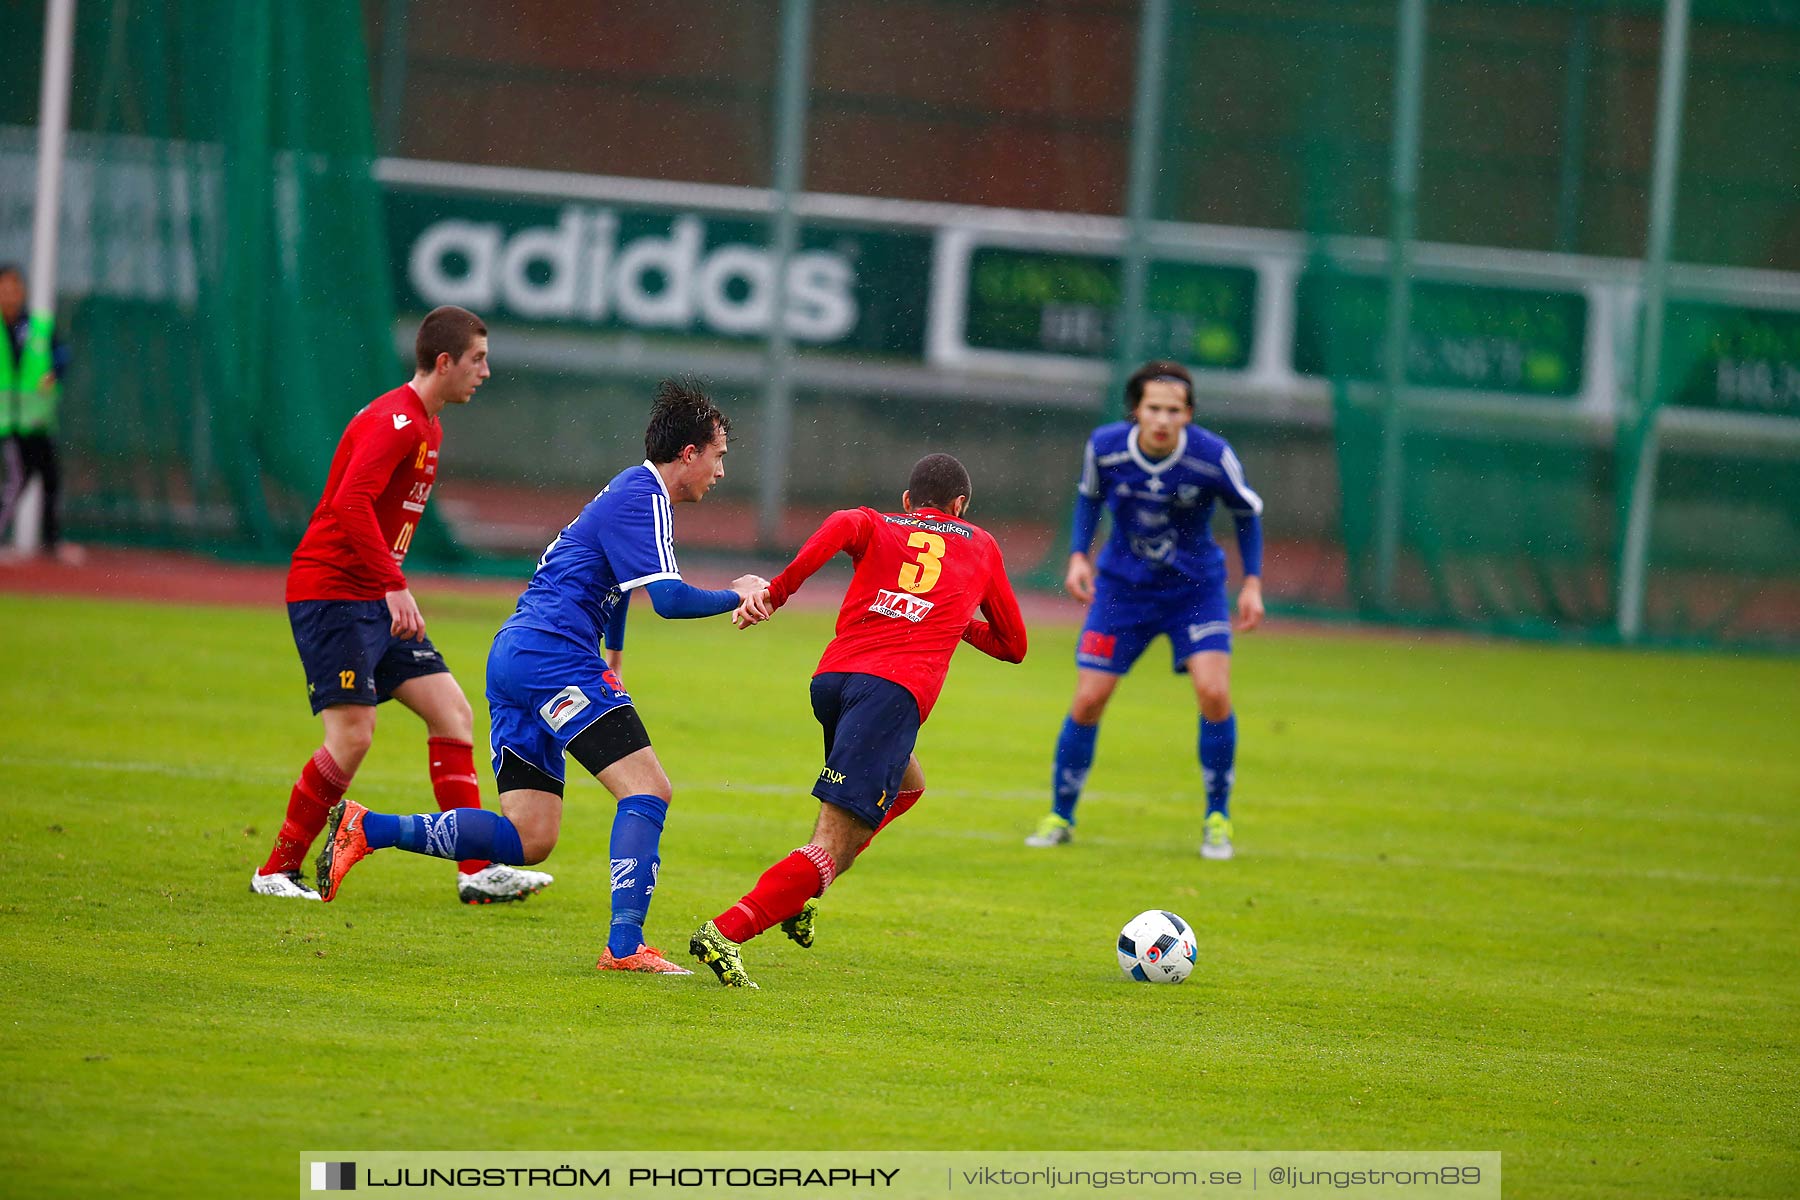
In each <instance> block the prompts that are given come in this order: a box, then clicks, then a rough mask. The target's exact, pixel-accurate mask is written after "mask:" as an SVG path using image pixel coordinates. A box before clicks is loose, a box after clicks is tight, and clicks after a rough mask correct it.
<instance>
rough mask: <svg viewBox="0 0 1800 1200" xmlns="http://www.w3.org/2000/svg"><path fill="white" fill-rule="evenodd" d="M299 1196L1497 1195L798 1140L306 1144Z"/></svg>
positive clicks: (1448, 1180)
mask: <svg viewBox="0 0 1800 1200" xmlns="http://www.w3.org/2000/svg"><path fill="white" fill-rule="evenodd" d="M300 1178H301V1185H300V1197H301V1200H307V1198H308V1197H313V1196H317V1195H318V1194H319V1193H320V1192H326V1191H346V1190H354V1191H358V1192H364V1193H370V1194H374V1195H379V1196H387V1197H394V1198H396V1200H398V1198H401V1197H452V1196H470V1197H473V1196H589V1197H596V1198H613V1200H616V1198H620V1197H652V1196H682V1197H686V1198H688V1200H703V1198H705V1197H723V1196H739V1197H767V1198H769V1200H777V1198H791V1197H805V1196H811V1197H821V1196H858V1197H871V1196H873V1197H888V1198H891V1200H919V1198H923V1197H963V1198H966V1200H990V1198H999V1197H1006V1198H1007V1200H1030V1198H1034V1197H1046V1196H1055V1195H1063V1196H1067V1195H1074V1194H1079V1195H1091V1194H1095V1193H1101V1192H1111V1193H1112V1194H1115V1195H1121V1196H1130V1197H1132V1198H1133V1200H1156V1198H1158V1197H1167V1198H1168V1200H1186V1198H1187V1197H1193V1196H1206V1197H1209V1200H1210V1198H1217V1200H1251V1198H1252V1197H1263V1196H1269V1195H1282V1196H1293V1197H1301V1198H1304V1197H1308V1196H1314V1197H1319V1198H1320V1200H1323V1198H1325V1197H1328V1196H1344V1195H1349V1196H1404V1197H1406V1198H1407V1200H1500V1194H1501V1193H1500V1154H1499V1152H1497V1151H1469V1150H1441V1151H1440V1150H1409V1151H1320V1150H1297V1151H1258V1152H1241V1153H1240V1152H1226V1151H1219V1152H1212V1151H1191V1152H1186V1151H1170V1150H1147V1151H1135V1152H1134V1151H1119V1150H1114V1151H1088V1152H1070V1151H1061V1150H1059V1151H1046V1152H1043V1153H1037V1152H1033V1151H995V1152H993V1153H986V1152H965V1151H945V1152H930V1151H880V1150H871V1151H821V1152H818V1153H807V1152H804V1151H781V1152H753V1151H746V1152H742V1153H738V1152H730V1151H709V1152H693V1153H689V1152H686V1151H680V1150H664V1151H650V1150H642V1151H628V1152H626V1151H622V1152H618V1153H612V1152H604V1153H603V1152H591V1151H580V1152H566V1153H558V1152H555V1151H542V1152H536V1153H528V1154H527V1153H485V1152H481V1151H444V1152H440V1153H408V1152H373V1151H366V1150H355V1151H331V1152H325V1151H315V1152H311V1153H307V1154H303V1155H301V1160H300Z"/></svg>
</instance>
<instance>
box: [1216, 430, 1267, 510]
mask: <svg viewBox="0 0 1800 1200" xmlns="http://www.w3.org/2000/svg"><path fill="white" fill-rule="evenodd" d="M1219 465H1220V466H1222V467H1224V468H1225V477H1226V478H1227V479H1229V480H1231V486H1232V487H1233V488H1234V489H1236V491H1237V494H1238V496H1239V497H1240V498H1241V499H1242V500H1243V501H1244V504H1245V506H1246V507H1247V508H1248V509H1249V511H1250V513H1251V514H1252V515H1253V516H1258V517H1260V516H1262V510H1263V502H1262V497H1261V496H1259V495H1257V494H1256V493H1255V492H1253V491H1251V490H1250V485H1249V484H1248V483H1246V482H1244V464H1243V463H1240V462H1239V461H1238V458H1237V455H1235V454H1233V453H1232V452H1231V447H1230V446H1226V447H1225V448H1224V449H1223V450H1221V451H1220V452H1219Z"/></svg>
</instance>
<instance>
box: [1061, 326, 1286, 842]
mask: <svg viewBox="0 0 1800 1200" xmlns="http://www.w3.org/2000/svg"><path fill="white" fill-rule="evenodd" d="M1193 387H1194V381H1193V377H1192V376H1190V375H1189V374H1188V373H1187V371H1186V370H1185V369H1184V368H1183V367H1181V366H1180V365H1179V364H1176V363H1172V362H1160V361H1159V362H1149V363H1145V364H1144V365H1143V366H1142V367H1139V368H1138V369H1137V371H1136V372H1135V373H1134V374H1133V375H1132V376H1131V378H1130V380H1128V381H1127V382H1126V385H1125V400H1126V403H1127V404H1128V405H1129V406H1130V410H1131V419H1130V420H1127V421H1119V422H1116V423H1114V424H1111V425H1102V426H1101V427H1100V428H1098V429H1096V430H1094V432H1093V434H1092V436H1090V437H1089V438H1088V444H1087V458H1086V461H1084V462H1083V464H1082V468H1081V485H1080V488H1079V489H1078V491H1077V494H1076V497H1075V529H1074V537H1073V540H1072V546H1071V553H1070V555H1069V571H1068V576H1067V578H1066V580H1065V585H1066V586H1067V587H1068V589H1069V594H1070V595H1072V596H1074V597H1075V598H1076V599H1077V600H1080V601H1083V602H1084V603H1088V604H1089V608H1088V615H1087V622H1086V624H1085V625H1083V626H1082V630H1081V641H1080V643H1079V645H1078V646H1077V647H1076V651H1075V668H1076V670H1075V699H1074V702H1073V703H1072V704H1071V705H1070V706H1069V715H1068V718H1067V719H1066V720H1064V721H1063V727H1062V735H1061V736H1060V737H1059V738H1058V739H1057V742H1056V766H1055V769H1054V773H1053V775H1052V779H1051V787H1052V793H1053V807H1052V809H1051V812H1050V814H1049V815H1048V816H1046V817H1045V818H1044V819H1043V821H1042V822H1041V823H1040V824H1039V825H1038V828H1037V832H1036V833H1034V834H1032V835H1031V836H1030V837H1028V838H1026V839H1025V844H1026V845H1027V846H1040V847H1042V846H1058V845H1062V844H1063V843H1065V842H1068V841H1069V840H1070V839H1071V837H1072V836H1073V830H1074V826H1075V804H1076V802H1077V801H1078V800H1080V799H1081V789H1082V786H1083V785H1084V784H1085V783H1086V782H1087V776H1088V768H1089V767H1090V766H1091V765H1092V764H1093V761H1094V742H1095V739H1096V737H1097V736H1098V734H1099V732H1100V717H1101V715H1102V714H1103V713H1105V712H1106V703H1107V701H1108V700H1110V699H1112V694H1113V689H1114V688H1116V687H1117V686H1118V684H1119V678H1120V677H1121V676H1122V675H1124V674H1125V673H1126V672H1127V671H1129V670H1131V665H1132V664H1133V663H1134V662H1136V661H1137V659H1138V656H1139V655H1141V654H1142V653H1143V652H1144V649H1145V648H1146V647H1147V646H1148V645H1149V644H1150V642H1151V640H1152V639H1154V638H1155V637H1156V636H1157V635H1159V634H1167V635H1168V638H1169V641H1170V643H1171V648H1172V649H1173V651H1174V662H1175V670H1176V671H1177V672H1178V673H1179V672H1186V673H1187V675H1188V677H1189V678H1190V679H1192V680H1193V682H1194V694H1195V696H1196V698H1197V699H1198V701H1199V705H1200V737H1199V743H1200V744H1199V756H1200V774H1201V777H1202V778H1203V779H1204V781H1205V785H1206V822H1205V830H1204V834H1203V840H1202V841H1201V844H1200V853H1201V854H1202V855H1204V856H1205V857H1207V858H1230V857H1231V853H1232V851H1231V812H1230V800H1231V780H1232V763H1233V761H1234V760H1235V758H1236V756H1237V718H1236V717H1235V716H1234V715H1233V713H1232V710H1231V633H1232V629H1233V628H1234V622H1233V620H1232V614H1231V608H1230V602H1229V600H1228V598H1227V595H1226V588H1225V583H1226V578H1225V552H1224V551H1223V550H1222V549H1220V547H1219V545H1218V543H1216V542H1214V541H1213V539H1212V533H1211V531H1210V528H1209V526H1210V524H1211V519H1212V514H1213V505H1214V504H1215V503H1222V504H1224V506H1225V508H1226V510H1227V511H1229V512H1230V513H1231V515H1232V517H1233V519H1234V520H1235V521H1236V522H1237V543H1238V554H1239V556H1240V557H1241V558H1242V560H1243V568H1244V584H1243V587H1242V589H1241V590H1240V591H1239V593H1238V602H1237V614H1236V621H1235V628H1237V629H1240V630H1245V631H1248V630H1251V629H1255V628H1256V627H1257V626H1258V625H1259V624H1261V623H1262V617H1263V601H1262V523H1261V520H1260V516H1261V513H1262V498H1261V497H1259V496H1258V495H1257V494H1256V493H1255V492H1253V491H1251V490H1250V485H1249V484H1248V483H1246V482H1244V468H1243V467H1242V465H1240V464H1239V463H1238V460H1237V455H1235V454H1233V453H1232V452H1231V447H1230V446H1229V445H1227V444H1226V442H1225V439H1224V438H1221V437H1219V436H1218V435H1217V434H1215V433H1212V432H1210V431H1208V430H1205V429H1202V428H1200V426H1198V425H1195V424H1193V416H1194V396H1193ZM1102 507H1105V508H1107V509H1109V510H1111V512H1112V535H1111V536H1110V537H1109V538H1108V539H1107V542H1106V545H1105V546H1104V547H1103V548H1102V549H1101V551H1100V558H1099V561H1098V562H1097V563H1096V562H1095V561H1094V560H1093V559H1092V558H1090V557H1089V555H1088V550H1089V547H1090V546H1091V545H1092V544H1093V541H1094V533H1095V531H1096V530H1097V529H1098V528H1099V523H1100V510H1101V508H1102Z"/></svg>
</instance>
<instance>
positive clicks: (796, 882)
mask: <svg viewBox="0 0 1800 1200" xmlns="http://www.w3.org/2000/svg"><path fill="white" fill-rule="evenodd" d="M924 794H925V789H924V788H919V789H918V790H916V791H910V792H899V793H897V794H896V795H895V796H894V803H893V806H892V807H890V808H889V809H888V810H887V813H886V814H885V815H884V816H883V817H882V818H881V824H879V825H877V826H876V827H875V833H873V834H870V835H869V842H872V841H874V840H875V834H879V833H880V832H881V831H882V830H883V829H886V828H887V827H888V826H889V825H890V824H891V823H892V822H893V821H894V819H895V818H896V817H898V816H900V815H901V814H902V813H904V812H905V811H906V810H907V809H909V808H911V807H912V806H913V805H915V804H917V803H918V802H919V797H920V796H923V795H924ZM869 842H864V843H863V844H862V845H860V846H858V847H857V848H856V853H857V854H858V855H860V854H862V852H863V851H864V850H867V849H868V848H869ZM836 878H837V864H836V863H834V862H832V861H831V855H829V854H827V853H826V852H825V850H824V849H823V848H822V847H819V846H812V845H807V846H802V847H800V848H799V849H798V850H796V851H794V852H793V853H792V854H790V855H788V856H787V857H786V858H784V859H782V860H781V861H780V862H778V863H776V864H775V865H774V866H772V867H770V868H769V869H768V870H767V871H764V872H763V876H762V878H761V879H758V880H757V881H756V886H755V887H753V888H751V889H750V894H749V895H747V896H745V897H744V898H743V899H742V900H739V901H738V902H737V903H736V904H734V905H732V906H731V907H730V908H728V909H726V910H725V911H724V912H722V913H720V914H719V915H718V916H716V917H714V918H713V924H714V925H716V926H718V929H719V932H720V933H722V934H724V935H725V936H726V937H728V938H730V939H731V940H732V941H734V942H737V943H738V944H739V945H742V944H743V943H745V942H747V941H749V940H750V939H751V938H753V937H755V936H756V935H757V934H759V933H761V932H762V931H763V930H765V929H768V928H770V927H772V926H775V925H779V924H781V922H783V921H785V920H787V919H788V918H789V917H792V916H795V915H797V914H798V913H799V912H800V910H801V909H802V908H804V907H805V906H806V902H807V901H808V900H811V899H812V898H813V897H814V896H823V895H824V894H825V889H826V888H828V887H830V886H831V881H832V880H833V879H836Z"/></svg>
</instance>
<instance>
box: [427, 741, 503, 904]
mask: <svg viewBox="0 0 1800 1200" xmlns="http://www.w3.org/2000/svg"><path fill="white" fill-rule="evenodd" d="M425 746H426V749H427V750H429V751H430V752H431V757H430V760H429V761H430V763H431V792H432V794H433V795H434V796H436V797H437V806H438V809H439V811H441V812H449V811H450V810H451V809H453V808H480V807H481V784H480V783H479V782H477V780H476V778H475V747H474V745H472V744H471V743H469V742H459V741H457V740H456V739H455V738H441V737H434V738H427V739H425ZM489 865H491V864H490V863H489V862H488V860H487V859H485V858H466V859H464V860H463V861H461V862H459V863H457V864H456V869H457V870H459V871H461V872H462V873H463V874H464V875H473V874H474V873H475V872H477V871H480V870H484V869H486V868H487V867H488V866H489Z"/></svg>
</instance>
